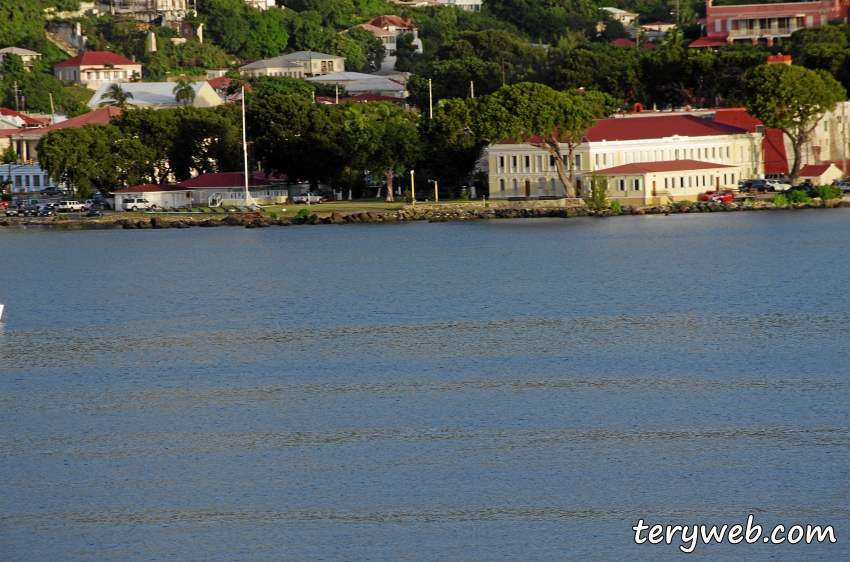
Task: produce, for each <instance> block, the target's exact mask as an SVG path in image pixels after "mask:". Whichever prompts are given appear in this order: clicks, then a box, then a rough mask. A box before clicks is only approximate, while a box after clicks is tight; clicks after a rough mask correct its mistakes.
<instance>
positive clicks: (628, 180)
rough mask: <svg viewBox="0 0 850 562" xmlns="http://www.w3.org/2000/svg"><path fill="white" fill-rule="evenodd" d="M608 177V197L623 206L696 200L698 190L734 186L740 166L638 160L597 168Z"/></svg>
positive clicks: (690, 161)
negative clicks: (636, 161)
mask: <svg viewBox="0 0 850 562" xmlns="http://www.w3.org/2000/svg"><path fill="white" fill-rule="evenodd" d="M596 173H597V175H599V176H604V177H606V178H608V198H609V199H611V200H615V201H619V202H620V203H621V204H623V205H635V206H641V205H663V204H666V203H670V202H673V201H696V200H697V198H698V197H699V195H700V194H701V193H705V192H706V191H711V190H716V189H736V188H737V187H738V181H739V180H740V179H741V168H740V167H738V166H727V165H725V164H716V163H712V162H699V161H697V160H671V161H667V162H641V163H636V164H623V165H622V166H614V167H613V168H606V169H604V170H598V171H597V172H596Z"/></svg>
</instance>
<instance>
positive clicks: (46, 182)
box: [0, 163, 56, 193]
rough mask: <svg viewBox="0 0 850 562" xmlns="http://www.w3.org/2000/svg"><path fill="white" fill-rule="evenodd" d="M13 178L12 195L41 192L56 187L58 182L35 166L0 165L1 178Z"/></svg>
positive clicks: (34, 164) (35, 164)
mask: <svg viewBox="0 0 850 562" xmlns="http://www.w3.org/2000/svg"><path fill="white" fill-rule="evenodd" d="M10 176H11V178H12V189H11V190H12V193H25V192H28V191H39V190H40V189H44V188H45V187H56V182H55V181H53V179H52V178H51V177H50V176H49V175H48V174H47V172H45V171H44V170H42V169H41V166H39V165H38V164H37V163H33V164H23V165H21V164H11V165H9V164H0V177H2V178H3V180H6V179H8V178H9V177H10Z"/></svg>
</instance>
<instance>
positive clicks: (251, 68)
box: [239, 57, 306, 78]
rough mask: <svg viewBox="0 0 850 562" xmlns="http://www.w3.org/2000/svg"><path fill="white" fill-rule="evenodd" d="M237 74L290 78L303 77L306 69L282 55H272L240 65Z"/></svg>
mask: <svg viewBox="0 0 850 562" xmlns="http://www.w3.org/2000/svg"><path fill="white" fill-rule="evenodd" d="M239 74H241V75H243V76H288V77H290V78H304V77H305V75H306V69H305V68H304V66H302V65H300V64H297V63H294V62H291V61H289V60H286V59H284V58H283V57H274V58H271V59H265V60H258V61H255V62H252V63H250V64H246V65H243V66H240V67H239Z"/></svg>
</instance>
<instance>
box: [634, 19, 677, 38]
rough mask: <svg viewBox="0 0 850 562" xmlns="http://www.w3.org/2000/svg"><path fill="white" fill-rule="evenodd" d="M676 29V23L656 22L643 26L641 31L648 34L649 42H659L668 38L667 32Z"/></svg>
mask: <svg viewBox="0 0 850 562" xmlns="http://www.w3.org/2000/svg"><path fill="white" fill-rule="evenodd" d="M674 27H676V24H675V23H670V22H667V21H654V22H652V23H644V24H641V26H640V29H641V31H643V32H644V33H645V34H646V39H647V40H648V41H658V40H660V39H663V38H664V37H666V36H667V32H669V31H670V30H671V29H673V28H674Z"/></svg>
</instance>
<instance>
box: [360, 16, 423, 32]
mask: <svg viewBox="0 0 850 562" xmlns="http://www.w3.org/2000/svg"><path fill="white" fill-rule="evenodd" d="M366 23H368V24H369V25H374V26H375V27H380V28H381V29H384V28H386V27H389V26H393V27H407V28H413V27H415V26H414V25H413V22H412V21H410V20H406V19H404V18H402V17H399V16H378V17H376V18H375V19H373V20H369V21H367V22H366Z"/></svg>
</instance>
